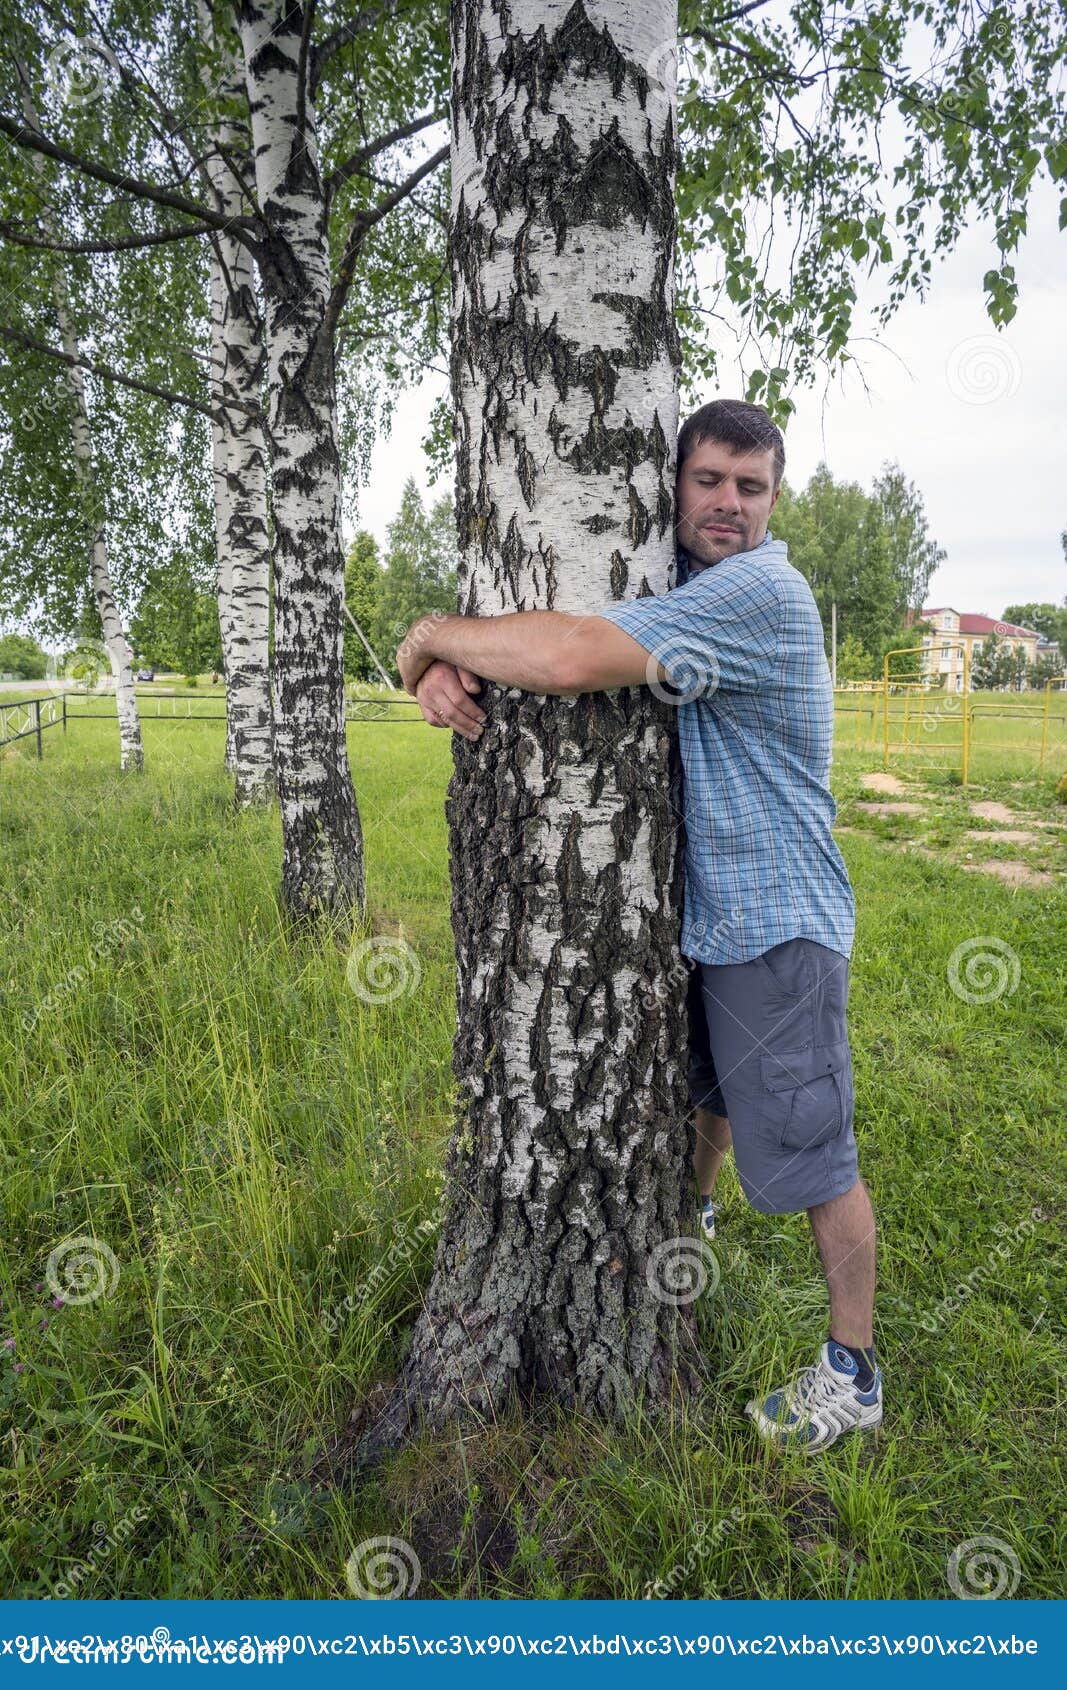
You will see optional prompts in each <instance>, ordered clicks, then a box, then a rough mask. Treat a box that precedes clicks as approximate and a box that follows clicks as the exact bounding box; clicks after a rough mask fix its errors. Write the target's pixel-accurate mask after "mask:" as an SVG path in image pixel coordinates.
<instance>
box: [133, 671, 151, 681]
mask: <svg viewBox="0 0 1067 1690" xmlns="http://www.w3.org/2000/svg"><path fill="white" fill-rule="evenodd" d="M133 678H134V680H135V681H154V680H155V678H156V672H155V670H154V669H138V671H137V673H136V675H135V676H134V677H133Z"/></svg>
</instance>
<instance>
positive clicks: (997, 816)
mask: <svg viewBox="0 0 1067 1690" xmlns="http://www.w3.org/2000/svg"><path fill="white" fill-rule="evenodd" d="M971 815H972V816H977V817H978V820H979V821H980V822H1017V821H1018V819H1019V818H1018V816H1017V815H1016V814H1015V811H1014V810H1009V809H1008V806H1007V805H1006V804H999V803H997V801H996V800H995V799H993V798H987V799H983V801H982V802H981V803H980V804H972V805H971Z"/></svg>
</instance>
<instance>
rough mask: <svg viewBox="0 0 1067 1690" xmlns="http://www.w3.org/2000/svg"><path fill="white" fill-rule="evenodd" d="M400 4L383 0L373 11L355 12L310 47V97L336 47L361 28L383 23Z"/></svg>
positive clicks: (312, 95)
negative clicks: (349, 18)
mask: <svg viewBox="0 0 1067 1690" xmlns="http://www.w3.org/2000/svg"><path fill="white" fill-rule="evenodd" d="M401 4H402V0H384V3H383V4H382V5H381V6H377V7H375V9H374V10H373V11H366V12H363V11H359V12H357V13H356V15H355V17H354V18H352V19H351V20H350V22H348V23H343V24H341V26H340V28H339V29H335V30H334V31H333V33H332V35H327V36H326V38H325V40H324V41H320V42H319V45H318V46H317V47H315V48H313V49H312V54H311V75H310V80H309V84H308V91H309V93H310V95H311V98H312V99H314V98H315V94H316V91H317V90H318V86H319V81H320V79H321V77H322V73H323V70H324V68H325V66H326V64H327V62H328V61H329V60H330V59H332V58H333V55H334V54H335V53H336V52H337V51H338V49H339V48H341V47H343V46H345V44H346V43H347V42H349V41H354V40H355V38H356V36H357V35H359V34H360V33H361V32H362V31H363V30H365V29H374V28H375V27H376V26H377V25H378V24H380V23H384V22H385V20H386V18H388V17H391V16H392V15H393V14H394V13H396V12H398V11H399V10H400V6H401Z"/></svg>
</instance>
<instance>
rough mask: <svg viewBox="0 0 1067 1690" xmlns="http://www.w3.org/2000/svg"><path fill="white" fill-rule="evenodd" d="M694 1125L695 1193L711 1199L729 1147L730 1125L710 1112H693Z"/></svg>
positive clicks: (723, 1116)
mask: <svg viewBox="0 0 1067 1690" xmlns="http://www.w3.org/2000/svg"><path fill="white" fill-rule="evenodd" d="M693 1126H694V1129H695V1137H694V1146H693V1172H694V1174H695V1175H696V1182H697V1190H698V1191H699V1192H700V1195H701V1197H710V1196H711V1194H712V1192H713V1191H714V1190H715V1182H716V1180H717V1179H718V1177H719V1172H720V1170H721V1168H722V1165H723V1162H724V1161H725V1160H726V1152H727V1151H728V1150H729V1148H730V1122H729V1119H728V1117H727V1116H725V1115H716V1114H715V1113H714V1111H713V1110H711V1109H694V1111H693Z"/></svg>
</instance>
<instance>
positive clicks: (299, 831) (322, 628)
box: [0, 0, 447, 919]
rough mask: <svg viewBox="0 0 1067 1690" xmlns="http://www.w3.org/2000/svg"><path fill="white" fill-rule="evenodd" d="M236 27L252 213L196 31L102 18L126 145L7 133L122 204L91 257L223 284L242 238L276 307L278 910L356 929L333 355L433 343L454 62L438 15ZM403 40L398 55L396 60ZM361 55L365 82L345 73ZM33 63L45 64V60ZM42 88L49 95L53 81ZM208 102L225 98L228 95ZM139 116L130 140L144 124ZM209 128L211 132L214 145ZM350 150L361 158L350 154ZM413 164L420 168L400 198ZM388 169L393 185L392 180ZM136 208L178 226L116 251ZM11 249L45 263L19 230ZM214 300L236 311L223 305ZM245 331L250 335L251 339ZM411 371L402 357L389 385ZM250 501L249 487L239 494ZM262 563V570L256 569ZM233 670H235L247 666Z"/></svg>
mask: <svg viewBox="0 0 1067 1690" xmlns="http://www.w3.org/2000/svg"><path fill="white" fill-rule="evenodd" d="M78 10H79V11H80V10H81V9H80V8H79V9H78ZM42 11H45V12H47V8H42ZM394 14H395V16H394ZM234 15H235V21H236V32H237V33H236V40H237V43H238V44H239V55H240V57H239V63H240V67H241V71H242V74H243V80H244V87H245V92H246V95H247V102H248V110H249V114H250V120H251V132H252V140H253V147H254V170H253V179H252V181H251V182H250V183H248V184H247V191H246V185H245V184H244V183H243V182H240V181H239V184H238V186H239V189H240V191H241V200H242V209H241V210H240V212H239V214H235V208H234V205H233V203H232V202H231V201H230V199H229V198H228V197H227V195H226V194H225V193H224V192H223V188H222V181H223V174H222V173H223V167H225V168H226V170H227V171H228V172H229V175H230V177H231V180H232V176H233V168H234V167H233V161H232V159H231V158H230V156H229V147H228V145H227V142H226V139H225V137H224V136H220V134H219V131H218V127H217V124H216V122H215V119H216V117H217V116H218V113H217V112H216V111H212V110H211V102H210V101H208V102H205V101H204V99H203V94H202V89H203V81H202V76H201V74H200V72H201V70H202V67H196V70H195V74H196V80H197V84H198V99H197V101H196V102H194V103H193V104H192V111H191V115H189V114H187V107H188V105H189V102H188V100H187V99H186V95H187V93H188V81H189V79H190V78H191V77H192V76H193V74H194V67H193V65H192V64H191V62H190V58H189V54H188V53H183V45H182V40H181V28H180V25H176V21H173V20H171V19H170V18H169V17H168V16H164V15H161V14H160V13H159V12H158V10H157V8H156V7H154V6H153V5H151V4H150V3H149V0H144V4H143V5H140V6H138V5H134V6H133V7H132V8H130V9H126V8H121V9H120V8H118V7H116V8H100V10H99V12H98V11H97V9H96V8H93V7H90V8H88V16H89V18H90V20H91V25H92V28H93V32H94V40H97V41H99V42H100V43H101V44H102V50H103V51H104V52H105V54H106V56H107V62H108V64H109V66H110V67H111V69H112V70H113V72H114V73H115V75H116V77H117V78H118V83H119V87H120V90H121V94H122V97H123V99H124V100H125V101H126V102H127V107H126V108H124V110H123V123H122V124H120V125H119V126H117V127H114V126H113V127H111V128H104V127H103V126H94V125H93V124H89V125H88V126H87V127H86V128H85V129H84V131H80V130H79V128H78V125H77V124H75V125H74V126H73V127H74V129H75V133H74V134H73V135H69V136H64V137H63V139H62V140H60V141H57V140H55V139H54V138H53V137H52V136H36V137H34V136H29V135H27V133H26V132H25V129H24V126H23V125H22V124H21V123H19V122H17V121H14V120H13V119H12V118H11V117H10V116H7V115H5V114H0V134H2V135H4V136H6V137H7V139H8V141H9V142H11V143H13V144H14V146H15V147H16V148H21V149H28V150H30V151H34V150H36V151H38V152H40V153H42V154H43V155H44V156H45V157H48V158H52V159H53V160H55V162H56V163H57V164H58V165H59V166H60V167H61V169H62V170H63V171H65V172H69V173H71V174H72V175H76V176H79V177H80V178H81V181H82V183H83V184H84V185H88V186H89V187H92V188H93V189H94V190H96V185H97V184H103V185H104V188H105V189H109V190H119V193H118V196H117V198H115V199H112V200H110V201H108V200H107V199H106V198H105V200H104V201H103V203H98V202H97V201H94V200H93V199H92V198H91V196H90V195H89V194H88V192H86V196H85V197H86V218H87V221H88V222H89V225H90V228H91V230H92V232H94V233H95V232H96V230H95V229H93V225H94V224H95V225H96V227H97V228H99V231H100V235H101V236H104V237H110V238H104V239H98V240H96V241H94V242H89V243H86V247H87V248H88V247H91V249H92V250H107V251H109V252H117V251H119V250H124V251H126V250H130V249H134V248H138V247H141V248H144V247H147V246H161V247H162V246H165V245H166V244H167V243H169V242H174V241H182V240H192V239H197V240H200V239H205V238H206V239H209V240H211V241H212V242H213V246H214V250H215V256H216V259H217V260H219V262H220V263H221V264H222V266H223V268H227V266H226V259H225V246H224V239H228V240H231V241H234V242H236V243H237V244H238V245H239V246H240V247H241V248H242V249H243V252H244V253H245V254H246V255H247V259H250V260H251V261H252V262H254V264H255V266H256V273H257V276H258V284H259V289H260V291H261V295H262V300H263V307H264V330H265V343H264V344H265V372H266V373H265V384H266V385H265V401H264V410H265V422H264V426H265V432H266V439H267V443H268V447H269V455H270V467H271V492H272V499H271V510H272V517H273V528H274V539H275V560H274V660H275V669H274V678H273V699H272V703H273V715H274V729H275V775H276V784H277V791H278V796H279V799H280V802H281V811H282V825H283V866H282V898H283V903H284V905H285V907H286V908H287V909H288V910H289V911H290V912H291V914H292V915H293V916H294V917H295V918H297V919H305V918H315V917H319V916H323V917H333V916H338V917H343V916H345V915H346V914H348V913H349V912H352V911H356V912H362V910H363V907H364V866H363V846H362V836H361V831H360V825H359V814H358V810H357V807H356V800H355V792H354V789H353V784H352V778H351V773H350V770H349V766H348V759H347V752H346V747H345V725H344V683H343V663H342V648H343V624H342V606H343V574H344V567H343V556H342V549H341V460H340V445H339V433H340V429H339V407H338V372H337V363H336V348H337V344H338V340H339V338H344V339H346V340H347V342H348V344H349V346H350V347H351V348H353V349H355V350H357V351H358V350H365V349H366V348H368V347H373V345H374V344H375V343H376V342H378V341H379V337H384V338H383V344H384V343H387V341H388V340H390V339H391V340H392V341H393V344H394V346H395V344H396V341H397V339H399V341H400V343H401V344H402V342H403V338H404V336H403V326H404V325H405V324H406V323H412V322H416V323H417V320H418V318H419V316H420V313H421V312H422V311H423V309H424V307H425V303H426V301H425V299H424V297H423V292H424V290H425V291H426V292H427V293H428V294H429V296H430V297H431V299H432V298H433V297H434V293H435V286H436V284H435V281H434V275H433V272H434V267H435V254H434V241H433V240H432V239H431V240H430V241H426V239H425V238H423V239H422V240H421V242H419V241H416V240H414V239H412V234H413V228H422V229H424V228H425V225H426V224H427V221H429V224H430V228H431V230H432V228H433V215H434V208H433V205H432V200H431V202H430V203H429V204H428V205H427V204H425V203H423V201H422V199H421V196H420V195H419V190H420V189H421V188H424V187H425V186H426V185H427V184H428V183H429V181H430V180H431V179H432V177H433V175H434V172H435V171H436V170H437V169H438V168H439V166H440V165H441V164H442V163H443V161H444V158H445V156H446V154H447V149H446V148H444V149H443V148H438V149H437V151H436V152H429V153H428V154H427V155H426V156H425V157H424V158H423V159H422V161H421V162H418V161H416V162H414V163H412V161H410V160H409V159H407V151H408V149H409V144H410V143H412V142H413V140H414V139H415V138H416V137H418V136H419V135H420V134H421V133H422V132H423V131H424V130H427V129H429V128H431V127H432V125H433V124H434V123H435V122H437V121H438V120H439V118H440V115H441V113H440V111H439V110H438V109H437V107H436V105H435V104H433V103H431V105H430V108H429V109H428V110H426V109H423V110H422V111H419V112H417V113H416V114H415V115H413V113H412V108H413V105H414V102H415V100H416V99H417V98H419V97H420V96H423V95H430V96H433V95H434V94H435V92H436V90H435V78H436V77H437V75H438V71H439V66H440V64H441V62H442V58H443V56H442V54H441V53H440V52H439V51H438V43H437V25H436V18H435V15H434V13H433V10H432V8H431V7H428V6H425V5H422V4H420V5H417V6H415V7H413V8H409V9H406V10H405V9H404V8H400V7H398V6H393V5H388V4H387V5H386V6H385V7H383V8H382V10H381V12H380V13H379V14H376V15H375V17H374V18H371V19H368V18H367V17H365V16H363V15H362V14H359V15H356V16H351V15H349V14H348V13H347V11H346V9H345V8H336V9H335V8H323V10H322V11H321V12H319V11H317V9H316V7H315V5H314V4H307V5H286V4H282V3H281V0H242V3H241V4H240V5H238V6H237V7H236V8H235V9H234ZM213 19H214V24H213V28H214V35H215V38H216V42H217V45H218V46H219V48H220V50H221V49H222V48H223V45H224V43H225V42H226V41H228V40H229V39H230V30H231V12H230V9H229V8H226V7H222V6H217V7H215V8H214V10H213ZM49 22H50V20H49ZM71 27H72V25H68V28H71ZM157 30H162V33H163V34H164V35H165V36H166V37H167V38H168V40H169V42H170V47H171V50H170V51H169V52H168V53H160V52H159V50H158V48H157V46H156V41H155V34H156V31H157ZM390 30H391V32H392V33H391V38H389V39H387V40H385V41H383V40H382V39H380V37H381V34H382V32H383V31H385V32H386V34H387V35H388V34H389V31H390ZM316 35H317V38H316ZM63 44H65V43H61V45H63ZM398 49H400V51H399V52H398ZM346 55H348V56H349V57H350V58H351V59H352V62H351V63H347V62H345V59H346ZM38 59H39V60H42V61H43V54H42V52H41V49H40V48H39V49H38ZM175 66H176V67H177V69H176V70H175V69H174V67H175ZM331 67H341V68H342V69H343V71H344V75H338V76H337V77H336V78H335V81H334V83H333V85H332V86H331V101H330V118H331V124H332V129H333V134H332V141H333V145H332V149H331V157H330V161H329V167H328V168H326V167H324V166H323V165H322V163H321V162H320V136H319V119H318V112H317V106H316V100H317V97H318V95H319V93H320V91H321V88H322V86H323V82H324V78H326V77H328V76H329V74H330V72H331ZM40 68H41V74H42V76H43V75H45V74H46V71H45V65H44V63H43V62H42V63H41V67H40ZM168 77H169V78H170V85H166V86H165V83H166V82H167V78H168ZM213 86H215V87H216V88H221V87H222V83H221V82H219V81H218V80H216V81H215V83H214V84H213ZM131 112H132V113H133V114H134V118H135V119H136V121H135V122H131V121H130V120H129V119H130V113H131ZM198 114H199V115H198ZM204 127H207V128H208V129H209V130H210V134H209V138H208V141H207V144H206V145H205V144H204V142H203V138H202V135H201V130H202V129H203V128H204ZM353 132H354V133H355V136H356V137H358V141H357V144H356V145H355V146H354V147H353V144H352V142H353ZM131 140H136V141H137V148H136V149H135V157H134V158H132V159H131V158H127V157H126V156H125V154H126V152H128V151H130V150H131ZM115 147H117V148H118V152H119V156H117V157H116V156H115V154H114V152H113V151H112V149H113V148H115ZM398 160H400V161H405V162H407V163H409V164H411V168H409V169H407V171H406V174H403V173H402V174H400V175H399V177H398V176H397V174H396V164H397V161H398ZM209 161H211V168H209ZM216 162H217V164H218V168H217V169H216V168H215V164H216ZM383 167H384V169H385V170H386V171H387V172H388V174H386V175H385V177H384V180H383V176H382V171H383ZM238 176H239V172H238ZM96 191H98V192H99V191H101V190H96ZM244 201H247V203H243V202H244ZM131 202H132V203H133V204H135V205H137V206H138V207H140V208H145V207H147V208H151V211H152V215H153V218H155V217H162V216H163V214H164V213H165V214H166V215H167V217H168V218H169V219H170V224H169V226H167V227H151V228H148V229H145V228H144V227H143V226H142V227H141V228H139V229H134V230H131V231H129V232H123V233H122V234H116V233H114V225H115V222H116V221H117V220H119V218H120V217H121V216H122V215H128V207H129V206H130V204H131ZM416 205H417V206H418V216H417V217H413V218H412V219H411V220H410V221H409V222H408V223H407V224H405V222H404V214H405V212H409V211H410V210H411V208H412V207H413V206H416ZM117 207H121V208H122V211H121V212H117V210H116V208H117ZM394 216H395V218H396V220H397V229H395V230H394V229H391V233H390V246H391V249H392V250H391V253H390V257H389V259H388V261H387V263H386V264H385V265H384V266H383V268H384V269H385V270H386V271H390V272H393V271H395V274H392V273H390V274H389V275H388V278H387V280H386V282H385V284H384V285H382V283H381V280H380V278H377V279H376V283H375V285H374V286H372V287H369V288H368V289H367V296H366V297H365V298H364V297H359V299H358V305H357V306H356V307H355V308H352V307H351V306H350V301H349V296H350V293H351V291H352V288H353V283H354V281H355V280H356V279H357V277H364V278H365V277H366V276H367V275H368V272H369V270H370V268H371V266H372V264H373V262H374V259H373V254H374V251H375V243H376V241H377V239H378V232H379V230H380V228H381V226H382V225H383V224H384V222H385V220H386V219H393V218H394ZM397 230H399V234H398V233H397ZM17 238H19V239H22V240H26V241H28V242H32V236H31V235H30V234H28V233H27V232H26V231H25V230H22V229H20V230H19V231H18V237H17ZM405 260H407V262H406V263H405V262H404V261H405ZM379 262H380V260H379ZM233 274H234V272H233V270H232V269H227V284H226V285H227V295H228V297H229V298H230V299H231V300H232V299H234V298H236V299H237V300H238V301H240V300H241V299H242V298H245V299H247V297H248V293H247V288H245V286H244V285H243V283H239V285H238V286H237V287H236V288H233V287H232V286H231V280H232V277H233ZM216 296H217V299H218V300H219V302H220V305H221V298H222V294H221V289H220V288H219V287H217V288H216ZM391 317H392V318H393V319H394V321H393V322H392V323H390V322H389V321H388V320H389V319H390V318H391ZM397 323H398V324H399V327H397V326H396V325H397ZM230 326H231V328H232V329H233V330H234V333H235V334H236V332H237V331H236V324H235V323H231V325H230ZM390 330H392V335H390ZM3 332H4V329H3V325H2V323H0V334H2V333H3ZM421 338H422V332H421V329H419V328H416V332H415V333H414V334H412V335H410V336H409V337H408V339H409V341H410V342H411V343H412V344H413V345H414V347H415V349H416V350H417V349H418V346H419V344H420V342H421ZM229 344H230V345H237V342H236V341H234V340H231V342H230V343H229ZM48 350H49V349H48V348H47V347H46V348H44V351H45V352H47V351H48ZM52 350H55V349H52ZM246 350H247V349H246ZM400 357H401V354H400V353H396V354H395V356H393V357H392V359H391V364H390V367H391V368H395V367H396V365H397V363H398V361H399V360H400ZM227 359H229V362H228V363H226V364H225V366H224V368H223V369H222V370H220V371H219V372H218V374H219V376H220V379H221V378H222V377H225V376H227V375H229V376H232V377H233V379H234V381H236V377H237V371H236V367H235V365H234V361H233V360H232V359H230V358H229V351H228V352H227ZM243 361H244V352H242V364H243ZM242 373H243V370H242ZM178 397H179V398H180V396H178ZM223 398H224V400H225V399H226V395H225V392H224V393H223ZM227 402H229V401H227ZM200 404H201V408H206V407H205V406H204V405H203V402H202V401H201V402H200ZM246 414H248V413H246ZM246 447H248V449H249V454H250V456H249V462H248V464H246V465H244V466H243V468H242V472H241V473H242V475H247V473H248V472H249V471H250V470H251V468H252V467H254V466H253V465H252V459H254V456H255V453H254V451H253V449H252V447H251V444H250V441H249V438H248V431H247V430H244V431H242V437H241V438H240V439H239V440H235V439H229V440H227V441H223V440H222V439H220V438H217V439H216V457H217V458H218V460H219V468H220V470H221V469H222V467H223V463H224V461H227V460H229V461H230V463H231V468H232V467H233V466H232V454H233V453H235V452H236V453H238V454H241V453H242V452H243V451H244V450H245V448H246ZM218 482H219V487H220V499H221V505H220V520H221V522H222V523H223V524H224V525H225V526H226V527H227V530H228V531H229V530H230V529H232V527H233V523H234V517H233V514H232V512H231V511H230V510H229V509H228V508H227V500H229V499H232V497H233V492H234V489H233V485H232V477H231V476H230V474H229V473H225V474H222V473H220V475H219V478H218ZM248 490H249V483H248V482H247V480H246V481H245V482H243V483H242V488H241V491H242V493H247V492H248ZM249 561H250V567H251V563H252V559H251V549H250V559H249ZM220 585H221V588H222V599H223V603H224V607H225V606H229V607H230V608H231V614H230V618H229V619H230V620H231V621H232V605H233V602H234V597H233V587H232V582H231V581H230V579H229V577H228V575H227V574H226V572H225V571H224V572H223V575H222V580H221V583H220ZM225 614H226V611H225V610H224V615H225ZM231 645H232V642H231ZM232 655H233V654H232V650H231V660H232ZM253 713H254V712H253ZM264 731H265V730H264Z"/></svg>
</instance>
